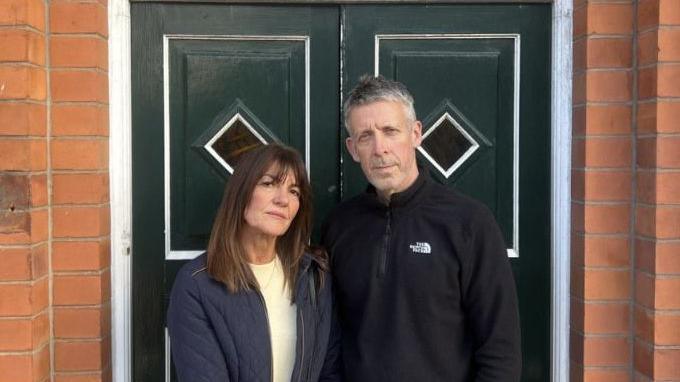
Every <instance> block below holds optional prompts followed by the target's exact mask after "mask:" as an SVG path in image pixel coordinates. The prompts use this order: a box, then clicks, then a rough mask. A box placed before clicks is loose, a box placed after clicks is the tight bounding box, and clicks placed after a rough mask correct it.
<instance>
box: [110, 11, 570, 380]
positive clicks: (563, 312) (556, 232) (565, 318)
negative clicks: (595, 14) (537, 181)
mask: <svg viewBox="0 0 680 382" xmlns="http://www.w3.org/2000/svg"><path fill="white" fill-rule="evenodd" d="M108 19H109V153H110V158H109V171H110V192H111V316H112V317H111V336H112V349H111V350H112V351H111V355H112V371H113V380H114V381H117V382H131V381H132V325H131V324H132V322H131V320H132V296H131V286H132V283H131V281H132V279H131V273H132V268H131V267H132V261H131V260H132V259H131V256H132V253H131V244H132V238H131V233H132V186H131V179H132V163H131V156H130V152H131V142H132V141H131V131H132V119H131V115H130V100H131V98H132V93H131V62H130V52H131V51H130V49H131V35H130V4H129V0H109V12H108ZM572 24H573V21H572V0H554V1H553V12H552V46H551V51H552V63H551V72H552V75H551V77H552V78H551V82H552V83H551V85H552V86H551V118H550V120H551V148H552V150H551V174H552V178H551V196H550V200H551V230H550V233H551V251H550V252H551V264H552V265H553V267H552V272H551V298H552V303H551V312H550V319H551V341H550V343H551V376H552V377H551V381H552V382H568V381H569V277H570V275H569V270H570V268H569V264H570V250H571V249H570V248H571V246H570V242H571V236H570V226H571V207H570V200H571V199H570V198H571V129H572V127H571V102H572V101H571V92H572V82H571V79H572Z"/></svg>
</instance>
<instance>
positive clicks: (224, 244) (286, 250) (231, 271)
mask: <svg viewBox="0 0 680 382" xmlns="http://www.w3.org/2000/svg"><path fill="white" fill-rule="evenodd" d="M272 165H274V169H275V174H273V175H274V178H275V179H274V181H275V182H283V181H285V177H286V176H287V175H289V174H290V175H292V176H294V177H295V182H296V183H297V187H298V188H299V190H300V196H299V200H300V207H299V209H298V212H297V214H296V215H295V218H293V221H292V222H291V224H290V227H288V230H287V231H286V232H285V233H284V234H283V235H282V236H280V237H278V238H277V240H276V253H277V254H278V256H279V259H280V260H281V264H282V265H283V274H284V280H285V285H288V286H289V287H290V288H289V290H290V292H291V299H292V298H293V297H294V295H295V293H294V291H295V287H296V285H295V283H296V280H297V273H298V269H299V263H300V259H301V258H302V255H303V254H304V252H305V250H307V249H308V246H307V243H309V237H310V235H311V229H312V195H311V186H310V184H309V180H308V179H307V172H306V171H305V165H304V163H303V162H302V158H300V154H298V152H297V151H295V150H294V149H292V148H289V147H286V146H283V145H279V144H270V145H263V146H261V147H258V148H257V149H254V150H252V151H251V152H249V153H247V154H244V155H243V157H241V159H240V160H239V162H238V164H237V165H236V168H235V169H234V173H233V174H232V176H231V177H230V178H229V182H227V186H226V187H225V189H224V195H223V197H222V203H221V204H220V208H219V209H218V210H217V215H216V216H215V222H214V223H213V227H212V231H211V233H210V241H209V242H208V259H207V264H206V265H207V272H208V274H210V276H212V277H213V278H214V279H215V280H217V281H220V282H222V283H223V284H225V285H226V286H227V288H228V290H229V291H230V292H232V293H235V292H238V291H241V290H247V289H255V290H259V286H258V283H257V281H256V280H255V276H254V275H253V273H252V271H251V270H250V266H249V265H248V262H247V254H246V251H245V249H244V248H243V245H242V243H241V233H242V231H243V227H244V225H245V224H246V222H245V219H244V214H245V210H246V208H247V207H248V204H249V203H250V199H251V197H252V195H253V191H254V189H255V186H256V185H257V183H258V182H259V181H260V179H261V178H262V176H264V174H265V173H266V171H267V170H268V169H269V168H270V167H271V166H272ZM312 252H313V255H314V256H315V258H316V260H317V262H320V264H321V268H322V269H325V268H326V261H325V253H319V251H312Z"/></svg>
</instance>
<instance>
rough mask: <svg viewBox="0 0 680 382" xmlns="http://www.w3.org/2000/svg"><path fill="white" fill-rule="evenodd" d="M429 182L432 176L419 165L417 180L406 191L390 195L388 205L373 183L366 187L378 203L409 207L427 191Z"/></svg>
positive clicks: (368, 193)
mask: <svg viewBox="0 0 680 382" xmlns="http://www.w3.org/2000/svg"><path fill="white" fill-rule="evenodd" d="M429 182H430V176H429V174H428V173H427V170H425V169H424V168H422V167H420V166H418V177H417V178H416V180H415V181H413V183H412V184H411V185H410V186H408V188H406V189H405V190H404V191H402V192H396V193H394V194H392V195H391V196H390V202H389V204H388V205H387V206H386V205H385V204H383V203H382V202H381V201H380V199H379V198H378V194H377V192H376V189H375V187H374V186H373V185H372V184H369V185H368V187H367V188H366V194H367V195H369V197H370V198H371V199H372V200H373V201H374V202H375V203H378V204H380V205H381V206H383V207H385V208H388V207H389V208H401V207H407V206H409V205H411V204H413V202H415V201H416V200H417V198H418V196H419V195H421V194H422V193H423V192H424V191H425V189H426V186H427V184H428V183H429Z"/></svg>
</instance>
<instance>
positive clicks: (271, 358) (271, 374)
mask: <svg viewBox="0 0 680 382" xmlns="http://www.w3.org/2000/svg"><path fill="white" fill-rule="evenodd" d="M257 296H258V297H260V301H261V302H262V307H263V308H264V318H266V319H267V330H269V380H270V381H271V382H274V349H272V340H271V338H272V327H271V325H270V324H269V311H268V310H267V303H266V302H265V301H264V296H263V295H262V293H261V292H260V291H259V290H258V291H257Z"/></svg>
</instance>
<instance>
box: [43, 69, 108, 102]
mask: <svg viewBox="0 0 680 382" xmlns="http://www.w3.org/2000/svg"><path fill="white" fill-rule="evenodd" d="M50 80H51V84H50V89H52V100H53V101H55V102H108V96H109V94H108V91H109V90H108V77H107V75H106V73H102V72H98V71H92V70H58V71H52V72H51V77H50Z"/></svg>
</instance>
